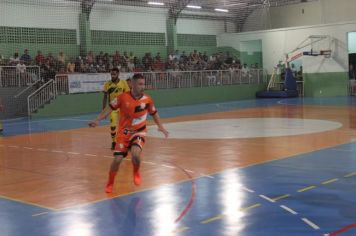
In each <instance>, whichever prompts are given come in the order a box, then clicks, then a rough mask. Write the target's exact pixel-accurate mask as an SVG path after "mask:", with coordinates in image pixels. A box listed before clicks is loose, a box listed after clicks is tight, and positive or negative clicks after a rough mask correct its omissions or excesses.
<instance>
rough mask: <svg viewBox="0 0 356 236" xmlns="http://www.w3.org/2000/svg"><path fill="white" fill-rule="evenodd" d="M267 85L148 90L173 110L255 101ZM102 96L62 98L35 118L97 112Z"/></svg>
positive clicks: (88, 94) (82, 95)
mask: <svg viewBox="0 0 356 236" xmlns="http://www.w3.org/2000/svg"><path fill="white" fill-rule="evenodd" d="M265 86H266V85H263V84H261V85H229V86H220V87H206V88H189V89H162V90H147V91H146V92H147V93H148V94H150V95H151V96H152V98H153V99H154V101H155V104H156V106H157V107H158V108H160V107H172V106H180V105H191V104H201V103H213V102H224V101H234V100H243V99H254V98H255V93H256V91H260V90H262V89H264V88H265ZM102 98H103V94H102V93H86V94H75V95H74V94H73V95H61V96H59V97H58V98H57V99H56V100H54V101H53V102H52V103H51V104H48V105H46V106H45V107H44V108H42V109H40V110H39V111H38V112H37V113H34V114H33V117H34V118H40V117H49V116H67V115H77V114H84V113H92V112H94V113H98V112H99V111H100V110H101V106H102Z"/></svg>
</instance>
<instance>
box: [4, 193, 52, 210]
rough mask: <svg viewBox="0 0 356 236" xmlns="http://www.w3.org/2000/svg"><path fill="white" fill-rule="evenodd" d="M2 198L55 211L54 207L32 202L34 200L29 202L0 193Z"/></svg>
mask: <svg viewBox="0 0 356 236" xmlns="http://www.w3.org/2000/svg"><path fill="white" fill-rule="evenodd" d="M0 198H2V199H6V200H9V201H13V202H19V203H22V204H26V205H29V206H35V207H39V208H43V209H47V210H50V211H55V209H54V208H51V207H48V206H44V205H41V204H37V203H32V202H28V201H23V200H19V199H15V198H11V197H6V196H4V195H0Z"/></svg>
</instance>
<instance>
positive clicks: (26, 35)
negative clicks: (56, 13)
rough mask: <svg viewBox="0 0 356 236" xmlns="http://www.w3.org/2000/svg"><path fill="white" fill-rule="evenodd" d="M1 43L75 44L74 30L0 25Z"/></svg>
mask: <svg viewBox="0 0 356 236" xmlns="http://www.w3.org/2000/svg"><path fill="white" fill-rule="evenodd" d="M0 42H1V43H33V44H41V43H42V44H44V43H45V44H76V43H77V39H76V31H75V30H70V29H45V28H25V27H4V26H3V27H0Z"/></svg>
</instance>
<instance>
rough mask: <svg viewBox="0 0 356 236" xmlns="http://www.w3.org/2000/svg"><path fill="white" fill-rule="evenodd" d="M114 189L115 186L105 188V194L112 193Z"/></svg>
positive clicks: (108, 185)
mask: <svg viewBox="0 0 356 236" xmlns="http://www.w3.org/2000/svg"><path fill="white" fill-rule="evenodd" d="M113 188H114V185H113V184H109V183H108V184H107V185H106V187H105V192H106V193H112V190H113Z"/></svg>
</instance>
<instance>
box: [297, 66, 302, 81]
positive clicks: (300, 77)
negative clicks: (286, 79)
mask: <svg viewBox="0 0 356 236" xmlns="http://www.w3.org/2000/svg"><path fill="white" fill-rule="evenodd" d="M297 80H299V81H303V66H300V67H299V71H298V72H297Z"/></svg>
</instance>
